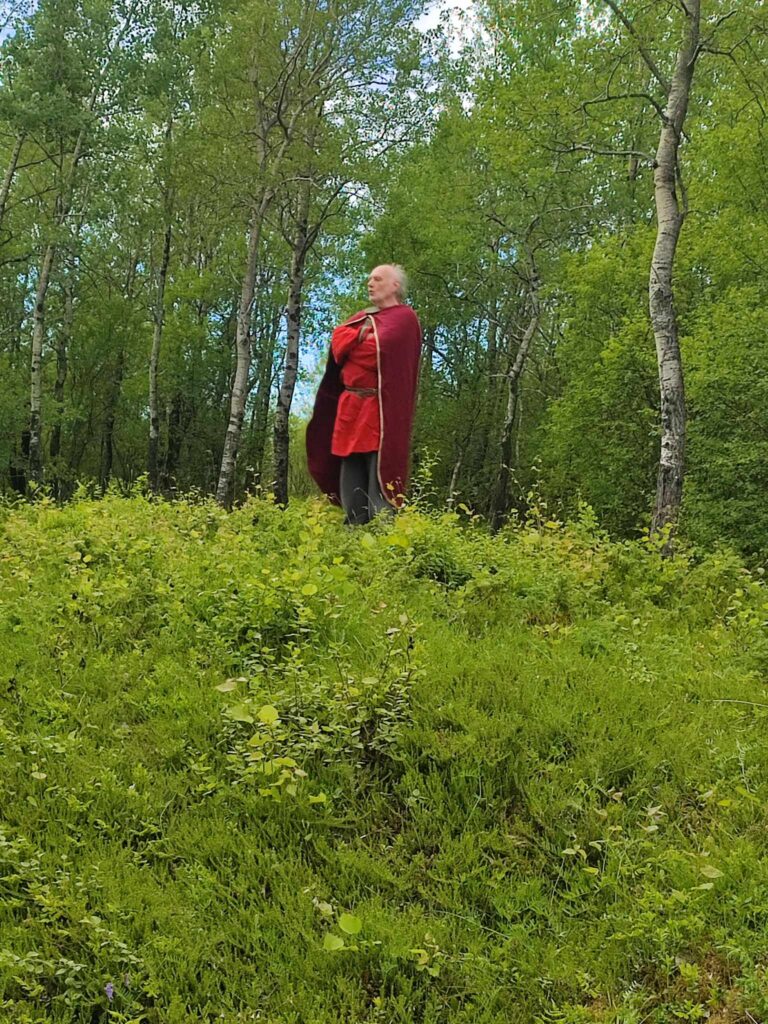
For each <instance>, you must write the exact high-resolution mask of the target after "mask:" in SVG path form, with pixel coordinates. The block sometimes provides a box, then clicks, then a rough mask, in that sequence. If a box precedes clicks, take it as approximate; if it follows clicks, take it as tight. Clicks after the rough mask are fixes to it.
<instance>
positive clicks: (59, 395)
mask: <svg viewBox="0 0 768 1024" xmlns="http://www.w3.org/2000/svg"><path fill="white" fill-rule="evenodd" d="M74 319H75V308H74V294H73V288H72V281H71V279H70V277H69V275H67V277H66V278H65V280H64V323H63V325H62V331H61V335H60V337H59V339H58V342H57V344H56V383H55V384H54V386H53V404H54V408H55V411H54V420H53V429H52V430H51V443H50V447H49V454H50V458H51V465H52V467H53V481H52V485H53V496H54V497H55V498H56V499H59V498H60V497H61V492H62V487H61V465H60V464H59V456H60V455H61V428H62V420H63V419H64V388H65V386H66V383H67V370H68V354H69V343H70V341H71V339H72V325H73V323H74Z"/></svg>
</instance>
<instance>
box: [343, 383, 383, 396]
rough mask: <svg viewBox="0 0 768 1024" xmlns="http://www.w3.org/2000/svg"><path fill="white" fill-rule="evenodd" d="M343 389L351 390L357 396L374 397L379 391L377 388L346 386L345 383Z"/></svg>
mask: <svg viewBox="0 0 768 1024" xmlns="http://www.w3.org/2000/svg"><path fill="white" fill-rule="evenodd" d="M344 390H345V391H351V392H352V394H353V395H357V396H358V398H374V397H375V396H376V395H378V393H379V389H378V388H348V387H347V386H346V384H345V385H344Z"/></svg>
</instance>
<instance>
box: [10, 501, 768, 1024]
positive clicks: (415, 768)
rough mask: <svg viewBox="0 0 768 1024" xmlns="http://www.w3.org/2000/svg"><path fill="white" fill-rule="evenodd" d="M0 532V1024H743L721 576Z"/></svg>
mask: <svg viewBox="0 0 768 1024" xmlns="http://www.w3.org/2000/svg"><path fill="white" fill-rule="evenodd" d="M2 516H3V522H2V529H3V541H2V549H1V551H0V652H1V653H0V1020H2V1021H3V1022H4V1021H9V1022H11V1021H12V1022H14V1024H32V1022H46V1024H47V1022H61V1024H64V1022H66V1024H70V1022H78V1024H79V1022H89V1024H91V1022H101V1021H104V1022H106V1021H117V1022H123V1024H127V1022H133V1024H139V1022H142V1024H144V1022H146V1024H181V1022H185V1024H186V1022H192V1021H194V1022H198V1021H210V1022H213V1021H225V1022H230V1024H235V1022H238V1024H239V1022H246V1021H266V1022H269V1024H331V1022H332V1024H339V1022H349V1024H368V1022H370V1024H374V1022H387V1024H390V1022H392V1024H394V1022H408V1024H411V1022H424V1024H437V1022H441V1024H442V1022H446V1024H469V1022H472V1024H491V1022H494V1024H495V1022H511V1024H518V1022H519V1024H532V1022H538V1024H544V1022H547V1024H555V1022H560V1024H582V1022H593V1021H594V1022H616V1024H618V1022H622V1024H635V1022H637V1024H640V1022H652V1024H666V1022H673V1021H705V1020H709V1021H711V1022H716V1024H738V1022H744V1024H746V1022H749V1021H760V1020H766V1019H768V930H767V929H766V925H767V924H768V858H766V852H767V849H766V848H767V847H768V831H767V830H766V809H767V807H768V730H766V717H767V716H768V708H766V707H765V705H768V686H766V679H765V672H766V667H767V666H768V643H767V642H766V631H765V619H766V618H768V616H766V609H768V595H766V592H765V587H764V586H763V583H762V581H761V579H760V578H759V577H757V576H751V575H749V574H748V573H746V572H745V570H744V569H743V568H742V567H741V566H740V565H739V564H738V562H737V561H736V560H735V558H733V557H732V556H730V555H729V554H727V553H717V554H712V555H709V556H706V557H701V556H699V557H694V556H693V555H688V556H681V557H680V558H678V559H677V560H676V561H675V562H674V563H668V562H662V561H661V560H660V559H659V557H658V555H657V553H656V552H655V551H654V550H653V549H652V548H650V547H649V546H647V545H642V544H616V543H612V542H610V541H608V540H607V539H606V538H605V537H604V536H602V535H601V533H600V531H599V530H598V529H597V528H596V526H595V524H594V522H593V521H592V520H591V518H590V517H589V515H587V514H585V515H584V517H583V518H582V520H581V521H580V522H578V523H575V524H572V525H570V526H564V525H562V524H559V523H554V522H549V523H547V522H543V521H542V522H538V523H534V524H532V525H530V526H528V527H526V528H524V529H515V530H513V529H510V530H509V531H507V532H505V533H502V534H501V535H499V536H497V537H496V538H490V537H488V536H487V535H486V534H485V533H484V532H483V531H482V530H481V529H480V528H479V527H478V526H476V525H475V524H474V523H473V522H471V521H467V519H468V517H467V516H465V515H464V514H463V513H458V514H448V513H445V514H438V513H431V514H430V513H427V512H423V511H415V510H414V511H410V512H408V513H405V514H402V515H400V516H399V517H398V518H397V520H396V521H395V522H394V523H388V522H386V523H381V524H376V525H374V526H373V527H372V528H369V529H365V530H359V531H353V530H348V529H347V530H345V529H343V528H342V527H341V525H340V516H339V513H338V512H337V511H336V510H333V509H330V508H326V507H323V506H321V505H319V504H318V503H316V502H312V501H307V502H300V503H297V504H296V505H292V506H291V508H290V509H289V510H287V511H281V510H279V509H276V508H274V507H273V506H271V505H270V504H268V503H267V502H254V503H251V504H249V505H247V506H245V507H244V508H242V509H240V510H238V511H237V512H235V513H233V514H231V515H226V514H224V513H222V512H221V511H220V510H218V509H217V508H216V507H214V506H213V505H210V504H207V503H199V504H194V503H185V502H179V503H176V504H173V505H170V504H165V503H153V502H150V501H147V500H144V499H142V498H139V497H135V498H130V499H118V498H116V497H109V498H107V499H106V500H104V501H101V502H90V501H78V502H74V503H73V504H71V505H69V506H67V507H66V508H56V507H54V506H53V505H51V504H48V503H46V502H42V503H40V504H38V505H35V506H21V507H18V508H8V509H6V510H4V512H3V513H2ZM739 701H741V702H744V703H736V702H739Z"/></svg>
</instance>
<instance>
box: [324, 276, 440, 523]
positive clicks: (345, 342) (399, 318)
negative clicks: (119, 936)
mask: <svg viewBox="0 0 768 1024" xmlns="http://www.w3.org/2000/svg"><path fill="white" fill-rule="evenodd" d="M406 287H407V281H406V277H405V271H404V270H403V268H402V267H400V266H398V265H397V264H392V263H387V264H384V265H383V266H380V267H376V268H375V269H374V270H373V271H371V275H370V277H369V278H368V297H369V298H370V300H371V302H372V306H370V307H369V308H367V309H364V310H362V311H361V312H360V313H356V314H355V315H354V316H352V317H350V318H349V320H346V321H345V322H344V323H343V324H340V325H339V326H338V327H337V328H336V329H335V330H334V332H333V335H332V338H331V351H330V352H329V354H328V363H327V366H326V370H325V375H324V376H323V379H322V381H321V383H320V387H319V389H318V392H317V398H316V399H315V408H314V412H313V414H312V419H311V420H310V423H309V426H308V427H307V462H308V464H309V472H310V473H311V475H312V477H313V478H314V480H315V482H316V483H317V485H318V486H319V487H320V489H321V490H322V491H323V492H324V493H325V494H327V495H328V497H329V498H330V500H331V501H332V502H333V503H334V504H337V505H338V504H340V505H342V506H343V508H344V512H345V513H346V519H345V522H346V523H348V524H350V525H352V526H359V525H362V524H364V523H367V522H370V520H371V519H373V517H374V516H375V515H377V514H378V513H379V512H382V511H388V512H394V511H395V510H396V509H398V508H400V506H401V505H402V503H403V498H404V493H405V487H406V484H407V482H408V472H409V458H410V446H411V433H412V429H413V414H414V409H415V405H416V386H417V382H418V374H419V357H420V354H421V327H420V325H419V320H418V317H417V316H416V314H415V313H414V311H413V310H412V309H411V307H410V306H406V305H405V293H406Z"/></svg>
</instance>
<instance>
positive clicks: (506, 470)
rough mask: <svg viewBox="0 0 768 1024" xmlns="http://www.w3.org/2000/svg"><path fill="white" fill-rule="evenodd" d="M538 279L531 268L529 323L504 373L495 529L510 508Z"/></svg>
mask: <svg viewBox="0 0 768 1024" xmlns="http://www.w3.org/2000/svg"><path fill="white" fill-rule="evenodd" d="M539 286H540V282H539V278H538V275H537V273H536V270H535V268H534V270H533V272H532V274H531V279H530V288H529V292H528V297H529V300H530V305H531V317H530V320H529V321H528V326H527V327H526V329H525V333H524V334H523V337H522V338H521V340H520V345H519V346H518V349H517V353H516V355H515V359H514V362H513V363H512V365H511V366H510V368H509V371H508V372H507V375H506V376H507V408H506V412H505V414H504V425H503V427H502V431H501V461H500V464H499V470H498V473H497V476H496V486H495V488H494V496H493V503H492V508H491V523H492V526H493V528H494V529H498V528H499V527H500V526H501V524H502V522H503V519H504V517H505V516H506V514H507V512H508V511H509V509H508V506H509V478H510V475H511V470H512V466H511V463H512V440H513V433H514V426H515V414H516V413H517V400H518V394H519V391H520V378H521V376H522V373H523V369H524V368H525V362H526V359H527V358H528V352H529V351H530V347H531V342H532V341H533V339H534V337H535V336H536V331H538V329H539V320H540V318H541V304H540V302H539Z"/></svg>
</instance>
